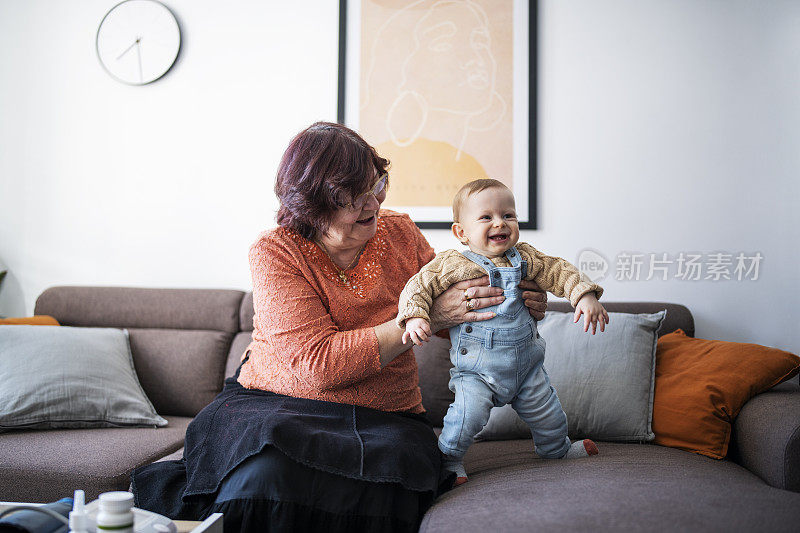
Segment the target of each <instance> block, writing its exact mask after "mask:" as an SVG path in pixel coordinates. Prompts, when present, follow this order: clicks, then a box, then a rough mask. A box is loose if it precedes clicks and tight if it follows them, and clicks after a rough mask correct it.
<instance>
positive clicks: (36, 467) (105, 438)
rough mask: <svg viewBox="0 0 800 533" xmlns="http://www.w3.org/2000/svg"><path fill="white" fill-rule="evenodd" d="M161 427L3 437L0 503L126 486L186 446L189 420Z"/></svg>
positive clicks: (89, 493) (176, 419)
mask: <svg viewBox="0 0 800 533" xmlns="http://www.w3.org/2000/svg"><path fill="white" fill-rule="evenodd" d="M167 421H168V423H169V424H168V425H167V426H166V427H163V428H103V429H67V430H42V431H35V430H27V431H16V432H13V433H4V434H3V435H0V480H2V482H0V501H29V502H50V501H55V500H58V499H59V498H63V497H66V496H72V494H73V492H74V491H75V489H83V490H85V491H86V498H87V501H90V500H93V499H95V498H96V497H97V496H98V494H100V493H101V492H106V491H110V490H127V489H128V485H129V484H130V478H129V475H128V474H129V473H130V471H131V470H133V469H134V468H136V467H138V466H141V465H144V464H147V463H150V462H152V461H154V460H156V459H158V458H160V457H164V456H165V455H167V454H169V453H172V452H173V451H175V450H178V449H180V448H181V447H182V446H183V438H184V435H185V434H186V427H187V426H188V425H189V422H191V418H186V417H167Z"/></svg>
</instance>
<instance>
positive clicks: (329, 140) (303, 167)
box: [275, 122, 389, 239]
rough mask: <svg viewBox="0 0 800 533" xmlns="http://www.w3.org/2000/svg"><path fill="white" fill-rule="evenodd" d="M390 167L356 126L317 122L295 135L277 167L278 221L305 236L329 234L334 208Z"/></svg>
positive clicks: (363, 190) (360, 191)
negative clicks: (352, 127)
mask: <svg viewBox="0 0 800 533" xmlns="http://www.w3.org/2000/svg"><path fill="white" fill-rule="evenodd" d="M388 166H389V161H388V160H387V159H384V158H382V157H381V156H379V155H378V153H377V152H376V151H375V149H374V148H373V147H372V146H370V145H369V144H367V142H366V141H365V140H364V139H363V138H362V137H361V136H360V135H359V134H358V133H356V132H355V131H353V130H351V129H350V128H348V127H346V126H343V125H341V124H336V123H333V122H315V123H314V124H312V125H311V126H309V127H308V128H306V129H304V130H303V131H301V132H300V133H298V134H297V135H296V136H295V137H294V139H292V142H290V143H289V146H288V147H287V148H286V151H285V152H284V153H283V157H282V158H281V163H280V165H279V166H278V176H277V179H276V180H275V194H276V195H277V196H278V200H280V203H281V205H280V208H279V209H278V216H277V221H278V224H280V225H281V226H284V227H287V228H291V229H293V230H295V231H297V232H298V233H300V235H302V236H303V237H305V238H306V239H313V238H314V237H315V236H316V235H317V234H318V233H325V232H326V231H327V230H328V228H329V227H330V225H331V221H332V220H333V215H334V213H335V211H336V210H337V209H339V208H341V207H343V206H344V205H346V204H347V203H348V202H349V201H351V200H352V199H353V198H356V197H357V196H358V195H360V194H362V193H364V192H366V191H367V189H368V188H369V186H370V184H371V183H372V181H373V179H374V176H375V173H376V172H377V173H378V174H383V173H384V172H385V171H386V169H387V168H388Z"/></svg>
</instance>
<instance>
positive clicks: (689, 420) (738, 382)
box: [653, 329, 800, 459]
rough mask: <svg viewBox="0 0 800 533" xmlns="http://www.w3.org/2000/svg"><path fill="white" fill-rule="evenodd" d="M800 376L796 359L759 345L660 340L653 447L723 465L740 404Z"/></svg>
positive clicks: (673, 337) (675, 337) (674, 336)
mask: <svg viewBox="0 0 800 533" xmlns="http://www.w3.org/2000/svg"><path fill="white" fill-rule="evenodd" d="M798 371H800V357H798V356H796V355H794V354H791V353H789V352H785V351H783V350H778V349H776V348H768V347H766V346H760V345H758V344H743V343H737V342H723V341H713V340H705V339H695V338H692V337H687V336H686V334H685V333H684V332H683V330H680V329H678V330H676V331H674V332H672V333H668V334H666V335H663V336H662V337H661V338H660V339H658V349H657V351H656V383H655V395H654V397H653V432H654V433H655V434H656V438H655V440H654V441H653V442H654V443H655V444H661V445H662V446H671V447H673V448H680V449H682V450H688V451H690V452H694V453H699V454H702V455H706V456H708V457H713V458H714V459H722V458H723V457H725V455H726V454H727V453H728V443H729V442H730V437H731V427H732V424H733V421H734V420H735V419H736V415H738V414H739V410H740V409H741V408H742V406H744V404H745V403H746V402H747V400H749V399H750V398H752V397H753V396H755V395H756V394H759V393H761V392H764V391H765V390H767V389H769V388H771V387H773V386H775V385H777V384H778V383H780V382H782V381H785V380H787V379H789V378H791V377H792V376H794V375H796V374H797V373H798Z"/></svg>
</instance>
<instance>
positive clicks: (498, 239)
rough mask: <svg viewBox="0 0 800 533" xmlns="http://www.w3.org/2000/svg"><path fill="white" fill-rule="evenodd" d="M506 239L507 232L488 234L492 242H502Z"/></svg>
mask: <svg viewBox="0 0 800 533" xmlns="http://www.w3.org/2000/svg"><path fill="white" fill-rule="evenodd" d="M507 239H508V234H507V233H499V234H497V235H489V240H490V241H492V242H504V241H506V240H507Z"/></svg>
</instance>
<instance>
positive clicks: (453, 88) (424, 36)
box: [361, 0, 508, 160]
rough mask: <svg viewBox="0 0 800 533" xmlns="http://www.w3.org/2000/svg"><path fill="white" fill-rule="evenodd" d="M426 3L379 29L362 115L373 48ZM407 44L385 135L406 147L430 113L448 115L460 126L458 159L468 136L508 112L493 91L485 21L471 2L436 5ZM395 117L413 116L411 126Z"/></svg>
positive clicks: (418, 23) (494, 65)
mask: <svg viewBox="0 0 800 533" xmlns="http://www.w3.org/2000/svg"><path fill="white" fill-rule="evenodd" d="M425 3H426V2H425V1H424V0H423V1H420V2H415V3H413V4H410V5H409V6H407V7H405V8H404V9H401V10H400V11H398V12H397V13H395V14H394V15H393V16H392V17H390V18H389V19H388V20H387V21H386V22H385V23H384V24H383V25H382V26H381V28H380V29H379V30H378V32H377V38H376V39H375V40H374V41H373V43H372V46H371V52H370V56H371V63H370V66H369V68H368V71H367V75H366V78H365V83H364V89H365V91H364V94H363V98H362V105H361V109H362V110H363V109H365V108H366V107H367V106H369V104H370V88H371V83H370V81H371V77H372V75H373V72H374V67H375V58H376V57H377V56H378V54H377V53H376V47H377V46H378V45H379V44H380V43H382V42H383V41H384V40H383V39H382V36H384V35H385V34H386V33H387V30H388V29H390V28H391V27H392V25H393V23H396V22H397V21H398V20H400V19H401V18H402V17H405V16H407V15H408V14H410V13H413V12H414V10H420V8H424V7H423V4H425ZM428 3H429V2H428ZM412 42H413V48H412V49H411V50H410V52H409V53H408V54H407V55H406V57H405V58H404V59H403V61H402V63H401V66H400V71H401V78H400V81H399V84H398V85H397V89H396V95H395V97H394V100H393V101H392V103H391V104H390V106H389V109H388V112H387V113H386V120H385V127H386V130H387V131H388V133H389V135H390V137H391V141H392V142H393V143H394V144H395V145H397V146H401V147H402V146H409V145H411V144H412V143H414V142H415V141H416V140H417V139H418V138H419V137H420V135H422V133H423V131H424V130H425V126H426V124H427V122H428V120H431V114H432V113H433V114H436V113H443V114H447V115H450V116H451V117H452V118H455V119H456V120H460V121H461V125H460V130H461V131H460V135H459V139H458V141H457V142H456V143H454V144H456V145H457V146H456V159H457V160H459V159H460V158H461V153H462V151H463V148H464V144H465V142H466V140H467V136H468V135H469V132H470V131H489V130H491V129H492V128H493V127H494V126H495V125H497V123H498V122H499V121H500V120H501V119H502V118H503V117H504V116H505V114H506V113H507V108H508V105H507V103H506V101H505V99H504V98H503V97H502V96H501V95H500V94H499V93H498V92H497V91H496V89H495V83H496V75H497V61H496V59H495V57H494V55H493V53H492V37H491V32H490V30H489V24H488V17H487V15H486V12H485V11H484V10H483V8H481V6H479V5H478V4H476V3H475V2H473V1H471V0H440V1H438V2H435V3H433V4H432V5H430V7H429V8H427V9H426V10H425V11H424V12H423V14H422V15H421V16H419V17H418V19H417V21H416V24H415V25H414V27H413V31H412ZM454 96H456V97H454ZM398 115H400V116H402V117H404V118H407V117H409V116H416V117H417V125H416V127H414V128H412V129H410V130H409V128H408V127H405V128H399V127H398V125H397V122H398V121H397V119H398ZM487 115H490V116H487ZM398 130H403V131H402V133H400V132H399V131H398ZM454 140H455V139H454Z"/></svg>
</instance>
